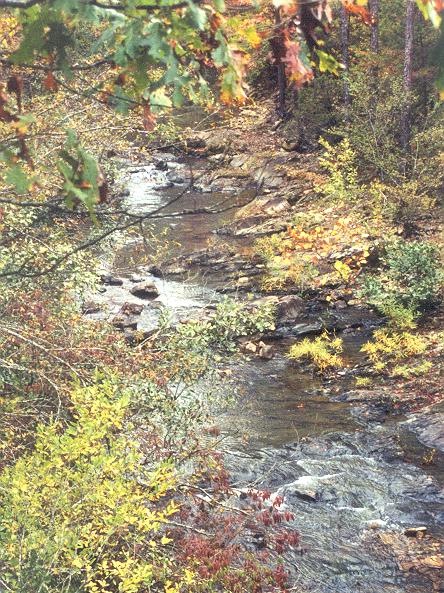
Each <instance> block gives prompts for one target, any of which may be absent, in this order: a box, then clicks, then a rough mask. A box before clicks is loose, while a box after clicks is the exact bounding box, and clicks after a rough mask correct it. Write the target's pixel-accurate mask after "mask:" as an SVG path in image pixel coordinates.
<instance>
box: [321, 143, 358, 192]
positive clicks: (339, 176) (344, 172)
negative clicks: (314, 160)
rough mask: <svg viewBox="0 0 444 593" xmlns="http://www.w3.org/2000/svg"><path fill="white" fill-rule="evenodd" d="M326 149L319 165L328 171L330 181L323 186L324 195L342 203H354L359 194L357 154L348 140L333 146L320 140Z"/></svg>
mask: <svg viewBox="0 0 444 593" xmlns="http://www.w3.org/2000/svg"><path fill="white" fill-rule="evenodd" d="M319 144H321V146H323V148H324V149H325V151H324V154H323V155H322V157H321V158H320V159H319V163H320V164H321V165H322V166H323V167H324V168H325V169H326V170H327V171H328V173H329V179H328V181H327V183H326V184H325V185H323V186H322V193H324V194H325V195H327V196H328V197H330V198H333V199H335V200H339V201H341V202H346V201H353V200H355V199H356V198H357V196H358V193H359V184H358V172H357V168H356V154H355V152H354V150H353V149H352V147H351V145H350V141H349V140H348V138H344V140H342V141H341V142H340V143H339V144H338V145H336V146H333V145H331V144H330V143H329V142H327V140H324V139H323V138H320V140H319Z"/></svg>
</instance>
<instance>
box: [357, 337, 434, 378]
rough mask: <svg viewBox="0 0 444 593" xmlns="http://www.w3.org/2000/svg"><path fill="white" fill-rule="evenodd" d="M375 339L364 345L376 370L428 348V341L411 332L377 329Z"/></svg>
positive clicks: (363, 349) (364, 350) (416, 354)
mask: <svg viewBox="0 0 444 593" xmlns="http://www.w3.org/2000/svg"><path fill="white" fill-rule="evenodd" d="M373 338H374V339H373V340H372V341H370V342H367V343H366V344H364V346H362V348H361V351H362V352H364V353H365V354H367V356H368V358H369V360H370V361H371V362H372V363H373V365H374V367H375V369H376V370H382V369H384V368H385V367H386V366H387V364H390V363H394V362H398V361H400V360H402V359H404V358H409V357H411V356H418V355H419V354H423V353H424V352H425V351H426V349H427V343H426V342H425V340H423V339H422V338H421V337H420V336H418V335H414V334H412V333H410V332H391V331H387V330H386V329H379V330H377V331H375V333H374V336H373Z"/></svg>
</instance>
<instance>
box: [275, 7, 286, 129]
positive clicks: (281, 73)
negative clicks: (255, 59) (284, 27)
mask: <svg viewBox="0 0 444 593" xmlns="http://www.w3.org/2000/svg"><path fill="white" fill-rule="evenodd" d="M275 24H276V34H277V35H282V31H281V13H280V10H279V8H277V9H276V11H275ZM278 46H279V47H280V49H279V51H278V52H276V61H277V63H276V66H277V75H278V107H277V110H278V115H279V117H281V118H284V117H285V91H286V90H287V78H286V76H285V64H284V63H283V62H282V51H283V50H282V47H283V39H280V40H278Z"/></svg>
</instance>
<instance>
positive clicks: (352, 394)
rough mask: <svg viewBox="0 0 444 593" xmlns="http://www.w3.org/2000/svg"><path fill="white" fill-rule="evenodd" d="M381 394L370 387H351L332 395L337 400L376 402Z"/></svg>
mask: <svg viewBox="0 0 444 593" xmlns="http://www.w3.org/2000/svg"><path fill="white" fill-rule="evenodd" d="M382 395H383V394H382V393H381V392H379V391H373V390H371V389H352V390H351V391H345V392H343V393H340V394H339V395H337V396H335V397H334V400H335V401H339V402H372V401H373V402H377V401H379V400H380V399H381V396H382Z"/></svg>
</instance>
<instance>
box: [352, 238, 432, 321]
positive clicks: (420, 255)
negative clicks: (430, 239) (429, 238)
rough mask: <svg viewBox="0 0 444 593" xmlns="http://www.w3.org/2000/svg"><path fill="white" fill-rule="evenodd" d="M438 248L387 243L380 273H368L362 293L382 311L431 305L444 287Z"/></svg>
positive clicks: (403, 242) (418, 242) (413, 309)
mask: <svg viewBox="0 0 444 593" xmlns="http://www.w3.org/2000/svg"><path fill="white" fill-rule="evenodd" d="M438 260H439V258H438V250H437V248H436V247H435V246H433V245H431V244H430V243H424V242H420V241H415V242H411V243H408V242H406V241H396V242H394V243H391V244H388V245H387V247H386V249H385V254H384V255H383V257H382V261H383V263H384V264H385V268H384V269H383V270H382V272H381V274H380V275H379V276H367V277H366V278H365V280H364V286H363V291H362V293H363V296H364V297H365V298H366V299H367V302H368V303H370V304H372V305H374V306H375V307H376V308H377V309H378V310H379V311H381V313H385V312H387V311H390V310H391V311H395V310H396V308H398V310H399V311H400V309H399V308H401V307H402V308H404V309H407V310H410V311H412V312H415V311H417V310H419V309H422V308H425V307H427V306H430V305H432V304H433V303H434V302H435V301H436V300H437V297H438V294H439V292H440V290H441V287H442V282H443V274H442V272H441V270H440V268H439V263H438Z"/></svg>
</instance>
